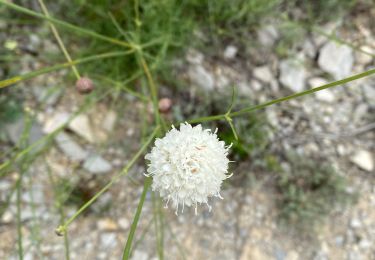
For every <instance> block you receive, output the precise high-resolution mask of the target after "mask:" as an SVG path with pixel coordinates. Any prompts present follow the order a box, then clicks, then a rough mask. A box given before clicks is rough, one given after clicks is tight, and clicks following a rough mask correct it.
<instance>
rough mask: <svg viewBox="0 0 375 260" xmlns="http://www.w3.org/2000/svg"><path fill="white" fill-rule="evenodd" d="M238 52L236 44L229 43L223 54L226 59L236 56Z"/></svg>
mask: <svg viewBox="0 0 375 260" xmlns="http://www.w3.org/2000/svg"><path fill="white" fill-rule="evenodd" d="M237 52H238V48H237V47H236V46H233V45H228V46H227V47H226V48H225V50H224V53H223V56H224V58H225V59H228V60H231V59H234V58H235V57H236V54H237Z"/></svg>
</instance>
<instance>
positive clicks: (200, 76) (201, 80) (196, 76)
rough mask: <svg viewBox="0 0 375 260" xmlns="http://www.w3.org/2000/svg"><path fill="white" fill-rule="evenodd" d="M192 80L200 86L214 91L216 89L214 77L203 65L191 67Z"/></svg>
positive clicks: (189, 72) (190, 76)
mask: <svg viewBox="0 0 375 260" xmlns="http://www.w3.org/2000/svg"><path fill="white" fill-rule="evenodd" d="M188 74H189V78H190V80H191V81H192V82H193V83H194V84H196V85H197V86H198V87H200V88H202V89H204V90H206V91H212V90H213V89H214V84H215V82H214V78H213V76H212V75H211V73H210V72H208V71H207V70H206V69H205V68H204V67H203V66H201V65H197V66H192V67H190V68H189V71H188Z"/></svg>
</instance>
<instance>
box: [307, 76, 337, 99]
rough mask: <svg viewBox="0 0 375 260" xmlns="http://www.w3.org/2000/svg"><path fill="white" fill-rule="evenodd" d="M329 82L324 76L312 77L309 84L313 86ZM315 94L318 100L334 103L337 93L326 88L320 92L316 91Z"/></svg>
mask: <svg viewBox="0 0 375 260" xmlns="http://www.w3.org/2000/svg"><path fill="white" fill-rule="evenodd" d="M325 84H327V81H326V80H325V79H323V78H311V79H309V85H310V87H311V88H316V87H320V86H323V85H325ZM315 96H316V98H317V99H318V100H320V101H323V102H327V103H332V102H333V101H335V95H334V94H333V93H332V91H331V90H330V89H324V90H320V91H318V92H315Z"/></svg>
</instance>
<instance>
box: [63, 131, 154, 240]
mask: <svg viewBox="0 0 375 260" xmlns="http://www.w3.org/2000/svg"><path fill="white" fill-rule="evenodd" d="M158 131H159V127H156V128H155V129H154V131H153V132H152V133H151V135H150V136H149V138H148V139H147V141H146V142H145V143H144V144H143V145H142V147H141V148H140V149H139V150H138V152H137V153H136V154H135V155H134V156H133V158H132V159H131V160H130V162H129V163H128V164H127V165H126V166H125V167H124V168H123V169H122V170H121V172H119V173H118V174H116V175H115V176H114V177H112V179H111V181H110V182H109V183H107V185H105V186H104V187H103V188H102V189H101V190H100V191H99V192H98V193H96V194H95V195H94V196H93V197H92V198H91V199H90V200H89V201H87V202H86V203H85V204H84V205H83V206H82V207H80V208H79V209H78V210H77V212H76V213H74V215H73V216H71V217H70V218H69V219H68V220H67V221H66V222H65V223H64V224H63V225H61V226H59V227H58V228H57V229H56V233H57V234H58V235H63V234H64V233H65V232H66V230H67V228H68V226H69V225H70V224H71V223H72V222H73V221H74V220H75V219H76V218H77V217H78V216H79V215H80V214H81V213H82V212H83V211H85V210H86V209H87V208H88V207H89V206H90V205H91V204H92V203H93V202H94V201H96V200H97V199H98V198H99V197H100V196H101V195H102V194H103V193H104V192H106V191H107V190H108V189H109V188H110V187H111V186H112V185H113V184H114V183H115V182H117V181H118V180H119V179H120V178H121V177H122V176H124V175H127V173H128V172H129V169H130V168H131V167H132V166H133V165H134V163H135V162H136V161H137V160H138V158H139V157H140V156H141V155H142V154H143V153H144V151H145V150H146V149H147V147H148V145H149V144H150V143H151V141H152V140H153V139H154V137H155V136H156V134H157V132H158Z"/></svg>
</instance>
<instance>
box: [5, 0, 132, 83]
mask: <svg viewBox="0 0 375 260" xmlns="http://www.w3.org/2000/svg"><path fill="white" fill-rule="evenodd" d="M0 1H1V0H0ZM133 52H134V50H129V51H116V52H107V53H102V54H96V55H92V56H89V57H86V58H82V59H78V60H73V61H71V62H66V63H62V64H57V65H53V66H51V67H47V68H43V69H40V70H36V71H32V72H29V73H26V74H24V75H19V76H15V77H13V78H10V79H6V80H2V81H0V88H4V87H7V86H9V85H12V84H15V83H18V82H20V81H24V80H28V79H31V78H34V77H37V76H39V75H42V74H46V73H49V72H51V71H55V70H59V69H63V68H67V67H71V66H74V65H76V64H80V63H86V62H89V61H93V60H100V59H105V58H113V57H117V56H124V55H128V54H131V53H133Z"/></svg>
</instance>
